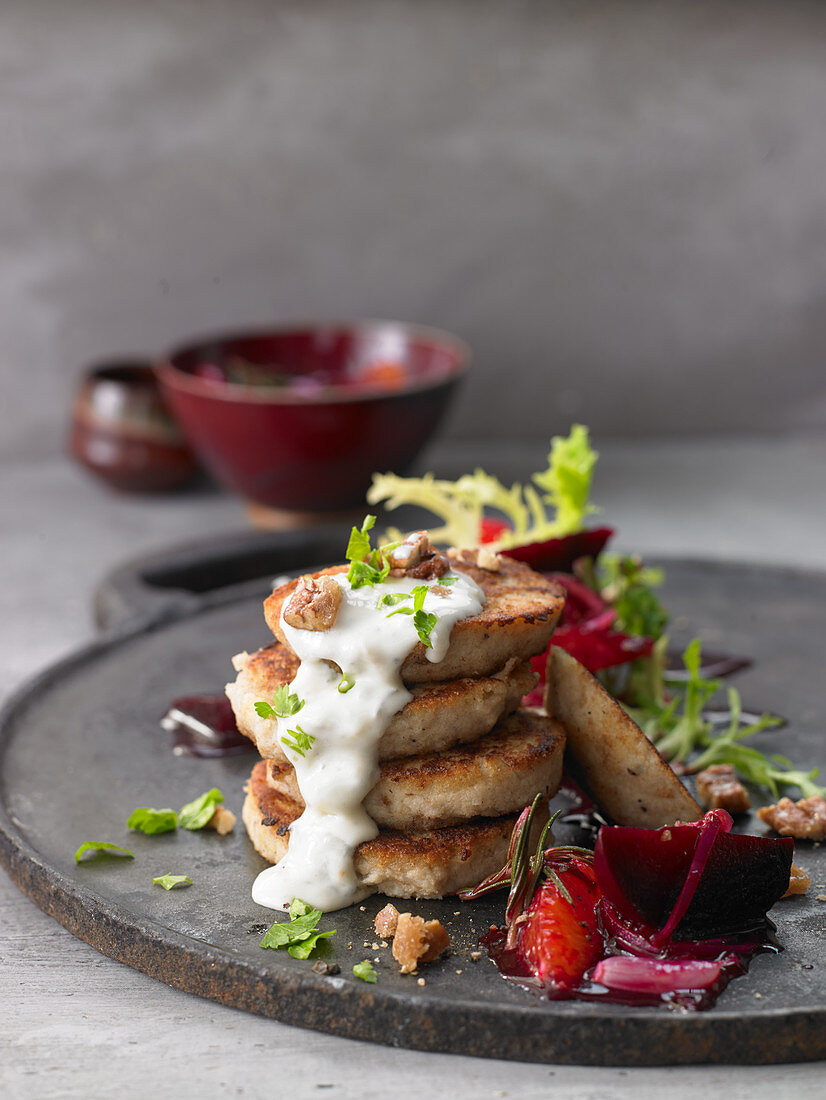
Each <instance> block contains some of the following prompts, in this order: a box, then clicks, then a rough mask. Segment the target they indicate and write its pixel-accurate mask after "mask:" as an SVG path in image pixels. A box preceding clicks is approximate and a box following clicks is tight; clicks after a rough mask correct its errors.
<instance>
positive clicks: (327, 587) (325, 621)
mask: <svg viewBox="0 0 826 1100" xmlns="http://www.w3.org/2000/svg"><path fill="white" fill-rule="evenodd" d="M341 600H342V592H341V588H339V586H338V584H336V581H335V578H334V577H329V576H327V577H325V576H322V577H311V576H305V577H301V578H299V581H298V584H297V585H296V588H295V591H294V592H293V594H292V596H290V598H289V600H288V602H287V605H286V607H285V608H284V622H285V623H288V624H289V625H290V626H294V627H295V628H296V630H329V629H330V627H332V626H333V625H334V623H335V621H336V616H337V615H338V609H339V607H340V606H341Z"/></svg>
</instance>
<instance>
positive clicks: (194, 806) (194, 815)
mask: <svg viewBox="0 0 826 1100" xmlns="http://www.w3.org/2000/svg"><path fill="white" fill-rule="evenodd" d="M223 801H224V795H223V792H222V791H220V790H218V788H217V787H213V788H212V790H209V791H205V792H204V793H203V794H202V795H199V796H198V797H197V798H194V799H193V800H192V802H187V804H186V805H185V806H182V807H181V811H180V813H179V814H178V824H179V825H180V827H181V828H182V829H193V830H194V829H203V827H204V826H205V825H206V823H207V822H208V821H209V819H210V818H211V817H212V815H213V814H214V813H215V807H216V806H217V805H218V803H219V802H223Z"/></svg>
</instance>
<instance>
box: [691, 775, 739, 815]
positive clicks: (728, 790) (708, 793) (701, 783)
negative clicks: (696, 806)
mask: <svg viewBox="0 0 826 1100" xmlns="http://www.w3.org/2000/svg"><path fill="white" fill-rule="evenodd" d="M697 797H698V798H699V800H700V802H702V804H703V805H704V806H705V808H706V809H707V810H728V812H729V813H730V814H744V813H745V812H746V810H748V809H749V807H750V806H751V799H750V798H749V795H748V791H747V790H746V788H745V787H744V786H743V784H742V783H741V782H740V780H739V779H738V778H737V773H736V772H735V770H734V768H733V767H732V766H731V764H712V765H711V767H710V768H706V769H705V771H701V772H700V773H699V774H698V776H697Z"/></svg>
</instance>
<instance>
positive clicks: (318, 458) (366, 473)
mask: <svg viewBox="0 0 826 1100" xmlns="http://www.w3.org/2000/svg"><path fill="white" fill-rule="evenodd" d="M468 358H469V356H468V349H467V346H466V345H465V344H464V343H462V341H461V340H458V339H456V338H455V337H454V336H450V335H448V334H447V333H444V332H438V331H436V330H434V329H427V328H418V327H415V326H412V325H402V324H395V323H391V322H363V323H355V324H330V325H326V326H321V325H307V326H303V327H296V328H289V329H276V330H272V331H269V332H266V331H265V332H259V333H245V334H235V335H229V336H223V337H217V338H214V339H211V340H205V341H203V342H201V343H197V344H191V345H189V346H187V347H184V348H181V349H180V350H178V351H176V352H174V353H173V354H172V355H171V356H170V357H169V358H168V359H167V360H166V361H165V362H163V363H161V364H160V365H159V366H158V368H157V372H158V377H159V379H160V382H161V386H162V389H163V393H164V397H165V398H166V400H167V402H168V404H169V406H170V408H171V409H172V411H173V412H174V414H175V417H176V418H177V420H178V422H179V424H180V425H181V427H182V428H183V430H184V432H185V433H186V436H187V438H188V439H189V442H190V444H191V445H192V448H193V449H194V451H195V452H196V454H197V455H198V456H199V457H200V459H201V461H202V462H203V464H204V466H206V467H207V469H208V470H210V472H211V473H212V474H213V475H214V476H215V478H216V479H217V480H218V481H219V482H221V483H222V484H223V485H225V486H226V487H227V488H228V489H232V490H234V491H235V492H237V493H240V494H241V495H242V496H244V497H245V498H247V500H249V501H254V502H256V503H258V504H264V505H267V506H269V507H272V508H279V509H289V510H295V511H309V512H315V511H337V510H341V509H346V508H348V507H352V506H353V505H356V504H358V503H360V502H361V501H363V500H364V495H365V493H366V491H367V488H368V486H369V485H370V480H371V477H372V475H373V473H375V472H377V471H380V472H384V471H387V470H392V471H393V472H395V473H404V472H405V470H406V469H407V468H408V467H409V466H410V464H411V463H412V462H413V460H414V459H415V457H416V455H417V454H418V453H419V451H420V450H421V448H422V447H423V446H424V444H425V443H426V442H427V440H428V439H429V438H430V436H431V435H432V434H433V432H434V431H435V429H436V427H437V425H438V423H439V421H440V420H441V418H442V416H443V414H444V412H445V410H446V408H447V405H448V401H449V399H450V397H451V396H452V394H453V391H454V390H455V388H456V385H457V383H458V381H459V379H460V378H461V376H462V375H463V374H464V372H465V370H466V368H467V365H468Z"/></svg>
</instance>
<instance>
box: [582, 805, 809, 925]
mask: <svg viewBox="0 0 826 1100" xmlns="http://www.w3.org/2000/svg"><path fill="white" fill-rule="evenodd" d="M730 829H731V818H730V817H729V815H728V814H727V813H726V812H725V811H724V810H712V811H711V812H710V813H707V814H706V815H705V817H704V818H703V819H702V820H701V821H698V822H695V823H694V824H690V825H673V826H671V827H669V828H665V829H636V828H631V827H628V826H620V825H617V826H610V827H603V828H602V829H601V830H600V833H599V836H598V837H597V843H596V849H595V851H594V869H595V872H596V880H597V882H598V884H599V887H600V889H601V891H602V893H603V895H604V897H605V899H606V901H607V902H608V903H609V904H610V905H612V906H613V907H614V909H615V910H616V911H617V912H618V913H619V915H620V916H621V917H622V918H623V919H624V920H626V921H628V922H629V923H631V924H633V925H636V926H638V927H639V928H640V929H641V930H644V931H645V934H646V935H648V936H649V937H650V939H651V942H652V944H653V945H655V946H656V945H657V944H664V943H666V942H667V941H668V940H670V939H672V938H673V939H675V940H695V939H704V938H708V937H711V936H720V935H722V936H725V935H730V934H732V933H737V932H748V931H749V930H751V929H755V928H758V927H760V926H761V925H762V923H763V922H764V920H765V916H766V912H767V911H768V910H769V909H770V908H771V907H772V905H774V903H775V902H776V901H778V900H779V898H780V897H782V895H783V894H784V893H785V891H786V888H787V886H788V884H789V871H790V868H791V862H792V853H793V850H794V842H793V841H791V840H788V839H786V840H780V839H774V838H770V837H755V836H740V835H737V834H733V833H731V832H730V831H729V830H730Z"/></svg>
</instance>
